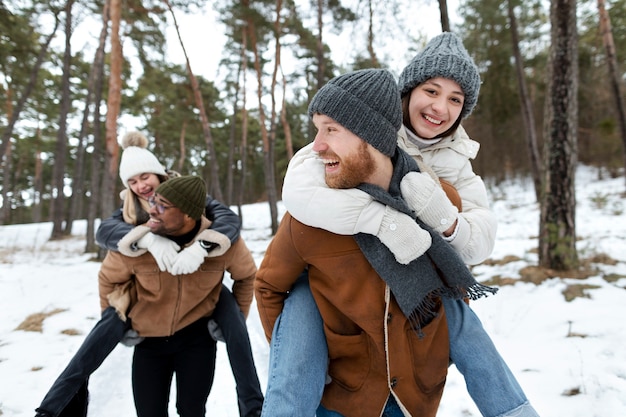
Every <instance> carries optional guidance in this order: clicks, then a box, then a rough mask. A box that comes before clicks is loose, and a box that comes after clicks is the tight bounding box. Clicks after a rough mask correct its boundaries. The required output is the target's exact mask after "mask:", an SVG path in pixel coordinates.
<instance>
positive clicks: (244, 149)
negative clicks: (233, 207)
mask: <svg viewBox="0 0 626 417" xmlns="http://www.w3.org/2000/svg"><path fill="white" fill-rule="evenodd" d="M248 32H249V29H248V28H247V26H246V25H243V27H242V28H241V42H242V45H241V54H242V57H241V66H242V68H243V69H244V70H243V79H242V81H241V84H242V85H241V96H242V97H241V177H240V179H239V193H238V195H237V212H238V214H239V217H240V218H241V219H242V221H243V213H242V212H241V206H242V205H243V196H244V193H245V190H246V174H247V171H248V169H247V163H248V95H247V94H246V91H247V88H248V82H247V80H248V77H247V74H248V71H246V69H247V68H248V55H247V54H246V52H247V50H248V36H249V35H248Z"/></svg>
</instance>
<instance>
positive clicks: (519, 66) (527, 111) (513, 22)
mask: <svg viewBox="0 0 626 417" xmlns="http://www.w3.org/2000/svg"><path fill="white" fill-rule="evenodd" d="M507 6H508V14H509V23H510V28H511V41H512V46H513V57H514V58H515V72H516V74H517V86H518V89H519V92H520V106H521V109H522V116H523V118H524V127H526V145H527V147H528V156H529V157H530V167H531V173H532V177H533V183H534V184H535V198H536V199H537V201H539V200H540V198H541V175H542V171H543V170H542V166H541V157H540V154H539V146H538V145H537V131H536V130H535V129H536V127H535V116H534V114H533V103H532V101H531V99H530V94H529V93H528V87H527V86H526V76H525V75H524V61H523V59H522V53H521V52H520V49H519V33H518V31H517V18H516V17H515V11H514V9H513V1H512V0H508V1H507Z"/></svg>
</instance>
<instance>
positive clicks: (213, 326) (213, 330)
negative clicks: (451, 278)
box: [207, 319, 226, 342]
mask: <svg viewBox="0 0 626 417" xmlns="http://www.w3.org/2000/svg"><path fill="white" fill-rule="evenodd" d="M207 327H208V328H209V334H210V335H211V337H212V338H213V340H215V341H216V342H225V340H226V339H224V334H223V333H222V329H221V328H220V326H219V324H217V322H216V321H215V320H213V319H209V324H208V325H207Z"/></svg>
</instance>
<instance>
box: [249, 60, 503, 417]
mask: <svg viewBox="0 0 626 417" xmlns="http://www.w3.org/2000/svg"><path fill="white" fill-rule="evenodd" d="M309 115H310V116H311V117H312V121H313V124H314V125H315V127H316V128H317V134H316V136H315V140H314V142H313V150H314V151H315V152H317V167H316V168H315V169H323V170H324V177H325V182H326V184H327V185H328V186H329V187H332V188H339V189H345V190H347V191H349V190H350V189H354V188H358V189H360V190H363V191H366V192H367V193H369V194H370V195H372V196H373V197H374V199H375V200H377V201H380V202H381V203H383V204H386V205H388V206H390V207H392V208H394V209H395V210H397V211H398V212H400V213H404V214H408V215H410V216H412V217H413V218H415V221H416V222H417V224H418V225H419V226H420V227H421V229H423V230H425V231H426V232H427V233H425V234H424V233H421V234H420V236H419V237H418V238H420V239H423V240H424V248H425V249H424V250H425V252H424V253H423V255H422V256H420V257H418V258H417V259H415V260H414V261H412V262H410V263H408V264H402V263H399V262H396V260H395V258H394V255H393V254H392V253H391V252H390V251H389V249H388V248H387V247H385V246H384V245H383V244H382V243H381V241H380V240H379V239H378V238H377V237H376V236H374V235H372V234H364V233H358V234H355V235H352V236H346V235H337V234H333V233H331V232H328V231H326V230H323V229H319V228H314V227H310V226H306V225H304V224H303V223H301V222H299V221H298V220H296V219H295V218H293V217H292V216H291V215H290V214H289V213H286V214H285V216H284V218H283V220H282V222H281V224H280V227H279V229H278V231H277V233H276V236H275V237H274V239H273V240H272V242H271V243H270V245H269V247H268V249H267V252H266V255H265V258H264V259H263V262H262V263H261V266H260V269H259V272H258V273H257V278H256V281H255V290H256V299H257V306H258V309H259V314H260V318H261V322H262V324H263V327H264V329H265V333H266V336H267V338H268V339H271V337H272V331H273V329H274V325H275V323H276V321H277V320H279V316H280V313H281V311H282V309H283V306H284V303H285V300H286V299H287V295H288V293H289V291H290V289H291V288H292V286H293V285H294V284H296V282H297V281H298V278H299V276H300V275H301V273H302V271H303V270H306V271H307V272H308V277H309V285H310V288H311V292H312V294H313V298H314V299H315V302H316V304H317V307H318V309H319V312H320V314H321V317H322V320H323V322H324V335H325V338H326V341H327V344H328V355H329V362H328V375H329V382H328V383H327V384H326V385H325V387H324V392H323V397H322V402H321V405H320V407H319V409H318V410H317V416H318V417H319V416H334V417H337V416H353V415H359V416H381V415H384V416H404V415H413V416H420V417H429V416H435V415H436V412H437V408H438V405H439V401H440V399H441V395H442V392H443V386H444V384H445V380H446V373H447V368H448V358H449V342H448V329H447V323H446V318H445V312H444V310H443V308H442V305H441V296H446V297H449V298H454V299H461V298H464V297H466V296H470V294H471V297H472V298H475V297H477V296H480V295H483V294H484V293H486V292H491V290H490V289H488V288H484V287H482V286H481V285H480V284H478V283H477V282H476V281H475V280H474V279H473V277H472V276H471V274H470V273H469V270H468V269H467V267H466V266H465V264H464V262H463V261H462V260H461V258H460V257H459V255H458V254H457V253H456V252H455V251H454V250H453V249H452V248H451V247H450V245H448V244H447V243H446V242H445V241H443V239H442V238H441V236H440V235H439V234H438V233H436V232H434V231H433V230H432V229H431V228H430V227H428V226H427V225H426V224H424V223H423V222H422V221H421V220H420V219H419V218H416V217H415V209H416V208H415V207H409V206H408V204H407V202H406V201H405V200H404V198H403V197H402V194H401V191H400V190H401V183H402V182H403V181H404V178H405V175H406V174H407V173H409V172H414V171H419V168H418V166H417V163H416V162H415V161H414V160H413V159H412V158H411V157H409V156H408V155H407V154H406V153H405V152H404V151H402V150H401V149H400V148H399V147H398V146H397V142H396V134H397V131H398V130H399V129H400V126H401V123H402V112H401V104H400V97H399V94H398V90H397V86H396V83H395V81H394V79H393V76H392V75H391V73H389V72H388V71H386V70H381V69H369V70H361V71H355V72H352V73H348V74H344V75H341V76H339V77H336V78H334V79H332V80H331V81H330V82H329V83H328V84H327V85H325V86H324V87H323V88H321V89H320V90H319V91H318V93H317V94H316V95H315V97H314V98H313V100H312V101H311V103H310V105H309ZM290 186H294V187H297V184H290ZM445 198H446V196H445V193H444V192H443V191H442V190H441V189H440V190H439V192H438V193H433V197H432V198H430V199H428V201H426V202H425V203H424V204H423V206H422V207H420V208H419V212H420V213H422V215H424V213H427V214H428V215H432V216H438V215H439V213H441V210H440V209H439V207H440V201H441V199H445ZM364 221H366V219H365V220H364ZM383 227H386V228H389V230H392V231H393V230H394V229H396V228H397V227H398V223H397V222H394V221H393V219H390V221H389V222H387V223H386V224H385V225H383ZM303 331H306V332H308V331H313V329H308V328H306V329H303ZM281 343H284V344H288V343H297V341H287V340H286V341H281ZM281 343H279V345H280V344H281ZM273 345H275V344H273ZM272 360H274V355H273V354H271V356H270V368H271V367H272ZM294 372H298V370H294ZM269 383H271V381H269Z"/></svg>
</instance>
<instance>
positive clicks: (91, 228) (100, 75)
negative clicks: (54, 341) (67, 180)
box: [85, 0, 111, 259]
mask: <svg viewBox="0 0 626 417" xmlns="http://www.w3.org/2000/svg"><path fill="white" fill-rule="evenodd" d="M110 5H111V2H110V0H106V1H105V2H104V6H103V9H102V30H101V31H100V38H99V40H98V49H97V50H96V55H95V57H94V60H93V67H94V68H95V70H96V71H95V76H94V93H95V94H94V99H93V102H94V112H93V154H92V157H91V176H90V180H91V181H90V183H91V188H90V191H91V196H90V198H89V205H88V208H87V237H86V242H85V252H87V253H90V252H96V251H98V259H104V254H105V250H104V249H102V248H98V246H97V245H96V239H95V236H96V234H95V230H96V229H95V223H96V218H97V217H98V208H99V207H101V205H100V194H101V193H100V189H101V187H102V184H101V178H102V174H101V173H102V171H103V159H104V158H103V152H102V151H103V146H102V124H101V123H100V117H101V115H100V104H101V103H102V90H103V87H104V49H105V46H106V41H107V34H108V32H109V8H110ZM100 215H102V214H100ZM107 215H108V213H107Z"/></svg>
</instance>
